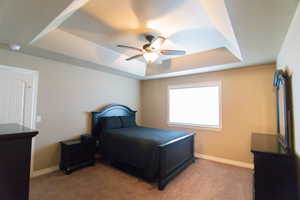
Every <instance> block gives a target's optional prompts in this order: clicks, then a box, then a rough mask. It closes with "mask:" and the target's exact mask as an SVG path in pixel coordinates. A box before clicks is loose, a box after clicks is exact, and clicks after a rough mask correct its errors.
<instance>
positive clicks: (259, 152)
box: [251, 133, 299, 200]
mask: <svg viewBox="0 0 300 200" xmlns="http://www.w3.org/2000/svg"><path fill="white" fill-rule="evenodd" d="M251 152H252V153H253V155H254V182H253V184H254V185H253V186H254V188H253V189H254V197H255V198H254V199H255V200H266V199H272V200H287V199H288V200H298V199H299V198H298V191H297V173H296V170H297V169H296V160H295V156H294V155H293V154H289V153H286V152H285V151H284V150H283V149H282V148H281V145H280V144H279V142H278V138H277V135H270V134H257V133H253V134H252V142H251Z"/></svg>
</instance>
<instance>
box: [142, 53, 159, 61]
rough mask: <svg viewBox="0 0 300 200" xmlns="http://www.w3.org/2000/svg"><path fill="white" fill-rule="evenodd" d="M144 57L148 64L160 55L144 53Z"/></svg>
mask: <svg viewBox="0 0 300 200" xmlns="http://www.w3.org/2000/svg"><path fill="white" fill-rule="evenodd" d="M143 56H144V58H145V60H146V61H147V62H148V63H151V62H154V61H155V60H156V59H157V58H158V56H159V55H158V53H156V52H152V53H144V54H143Z"/></svg>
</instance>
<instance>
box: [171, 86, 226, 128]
mask: <svg viewBox="0 0 300 200" xmlns="http://www.w3.org/2000/svg"><path fill="white" fill-rule="evenodd" d="M209 86H217V87H219V126H213V125H207V124H206V125H205V124H192V123H180V122H170V90H171V89H185V88H199V87H209ZM222 102H223V98H222V81H209V82H200V83H192V84H180V85H168V88H167V105H168V106H167V124H168V126H172V127H180V128H190V129H204V130H209V131H221V130H222V115H223V114H222Z"/></svg>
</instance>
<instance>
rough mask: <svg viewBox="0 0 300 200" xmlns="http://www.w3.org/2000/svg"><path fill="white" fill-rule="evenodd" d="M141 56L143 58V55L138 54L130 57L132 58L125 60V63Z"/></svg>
mask: <svg viewBox="0 0 300 200" xmlns="http://www.w3.org/2000/svg"><path fill="white" fill-rule="evenodd" d="M141 56H143V54H138V55H135V56H132V57H130V58H127V59H126V60H127V61H128V60H132V59H135V58H138V57H141Z"/></svg>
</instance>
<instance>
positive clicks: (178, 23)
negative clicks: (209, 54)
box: [60, 0, 226, 59]
mask: <svg viewBox="0 0 300 200" xmlns="http://www.w3.org/2000/svg"><path fill="white" fill-rule="evenodd" d="M60 29H61V30H63V31H66V32H69V33H71V34H74V35H77V36H79V37H82V38H85V39H87V40H89V41H93V42H95V43H97V44H99V45H102V46H105V47H107V48H110V49H112V50H114V51H117V52H119V53H122V54H126V55H128V56H132V55H134V54H136V53H137V52H134V51H132V50H129V51H128V50H126V49H122V48H118V47H116V45H117V44H125V45H131V46H136V47H141V46H142V45H143V44H145V43H146V42H147V41H146V40H145V38H144V34H147V33H151V34H154V35H155V36H158V35H161V36H164V37H166V38H168V40H167V41H166V42H165V44H164V46H163V48H167V49H168V48H169V49H182V50H186V51H187V54H192V53H196V52H201V51H206V50H210V49H214V48H219V47H224V46H225V43H226V39H225V38H224V36H223V35H222V34H221V33H220V32H219V31H217V30H216V29H215V26H214V25H213V24H212V22H211V20H210V18H209V16H208V15H207V13H206V12H205V10H204V8H203V6H202V4H201V1H198V0H185V1H184V0H165V1H161V0H147V1H141V0H122V1H119V0H110V1H104V0H90V1H89V2H88V3H87V4H86V5H85V6H84V7H82V8H81V9H80V10H79V11H78V12H77V13H75V14H74V15H73V16H71V17H70V18H69V19H68V20H66V21H65V22H64V23H63V24H62V25H61V26H60ZM173 57H174V56H173ZM162 58H163V59H168V58H170V57H167V56H162Z"/></svg>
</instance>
